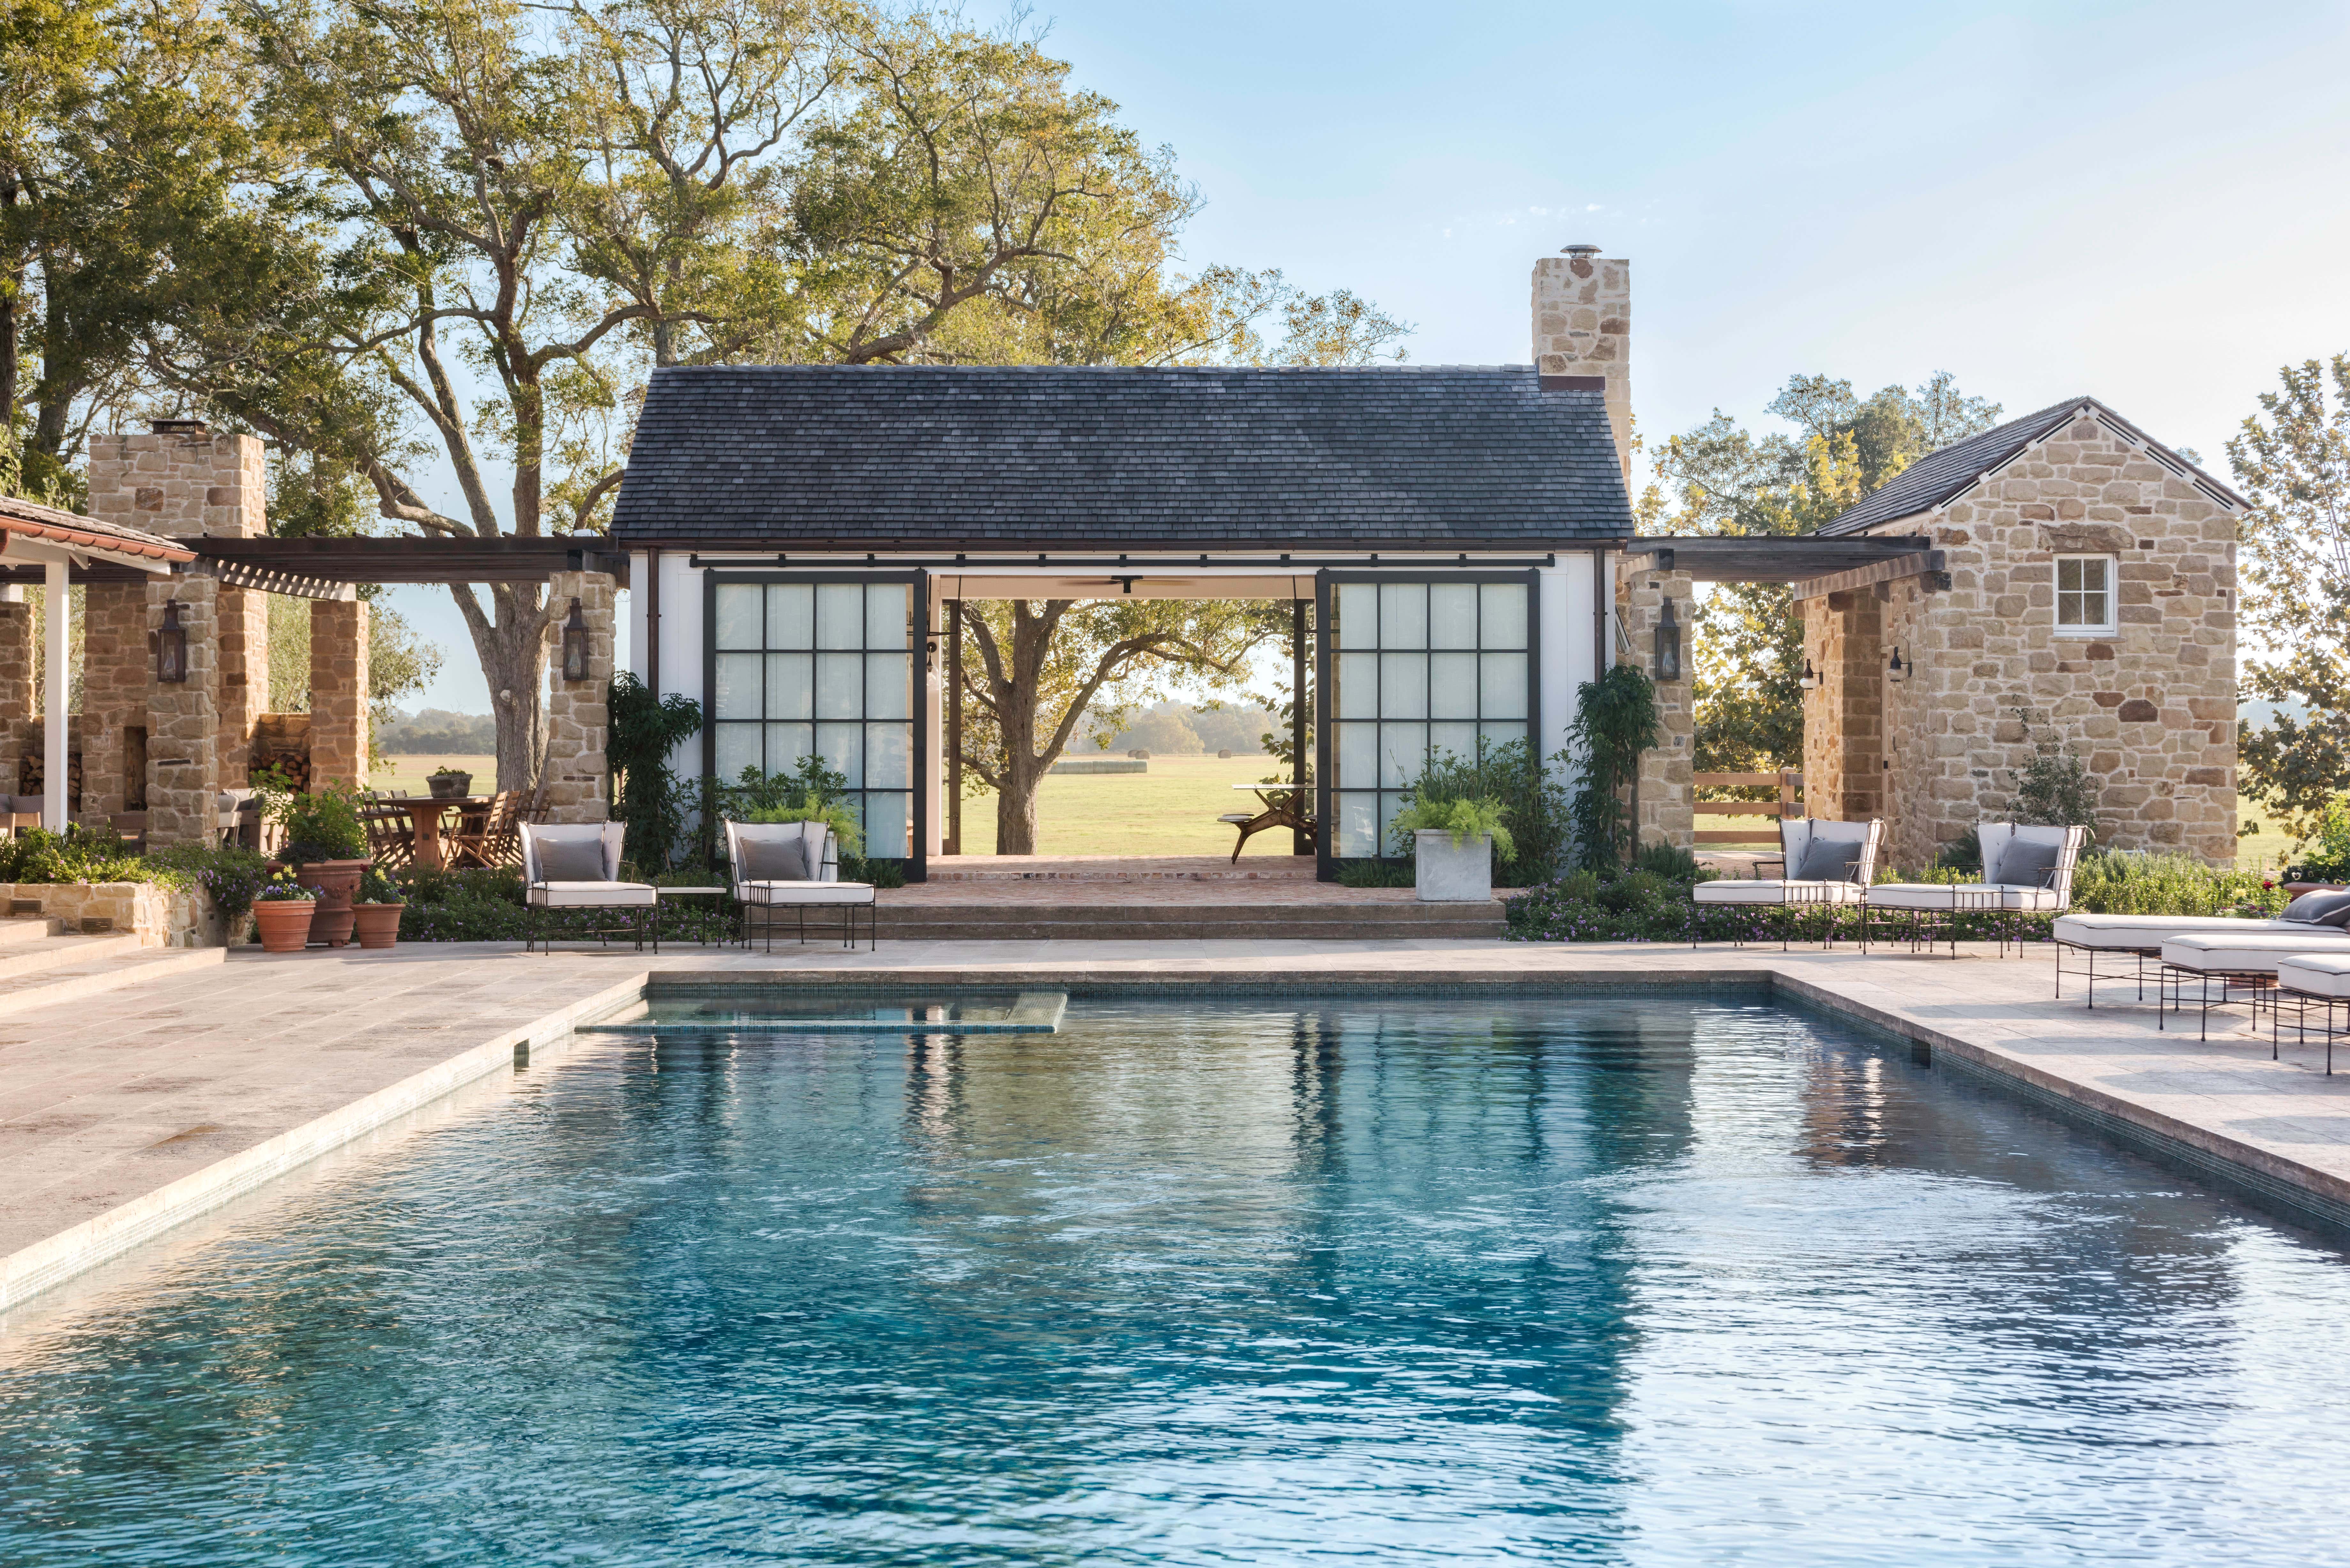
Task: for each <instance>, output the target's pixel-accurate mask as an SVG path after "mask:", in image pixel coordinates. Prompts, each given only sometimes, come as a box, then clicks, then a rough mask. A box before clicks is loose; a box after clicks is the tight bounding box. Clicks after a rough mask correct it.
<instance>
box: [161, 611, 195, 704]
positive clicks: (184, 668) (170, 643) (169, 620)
mask: <svg viewBox="0 0 2350 1568" xmlns="http://www.w3.org/2000/svg"><path fill="white" fill-rule="evenodd" d="M155 679H156V680H161V681H163V682H165V683H166V684H169V685H173V686H177V685H180V684H182V683H183V682H185V681H186V680H187V679H188V628H186V627H183V626H182V625H181V624H180V601H179V600H177V599H167V600H165V601H164V604H163V627H162V629H161V630H160V631H158V632H157V633H156V634H155Z"/></svg>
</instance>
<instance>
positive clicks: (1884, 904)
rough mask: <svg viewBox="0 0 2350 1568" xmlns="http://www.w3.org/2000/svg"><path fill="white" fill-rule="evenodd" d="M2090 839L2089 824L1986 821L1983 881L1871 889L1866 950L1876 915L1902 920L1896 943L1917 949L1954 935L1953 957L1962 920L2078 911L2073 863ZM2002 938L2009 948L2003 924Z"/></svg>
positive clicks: (1981, 836)
mask: <svg viewBox="0 0 2350 1568" xmlns="http://www.w3.org/2000/svg"><path fill="white" fill-rule="evenodd" d="M2088 836H2089V830H2088V829H2087V828H2085V827H2040V826H2028V825H2022V824H2017V823H2012V822H1986V823H1984V824H1983V825H1982V826H1980V827H1979V828H1977V829H1976V830H1975V839H1976V842H1977V843H1978V844H1980V845H1981V847H1982V863H1983V880H1981V881H1980V882H1886V883H1882V884H1880V885H1878V886H1877V887H1874V888H1869V889H1868V891H1867V893H1866V896H1865V897H1864V898H1862V899H1861V916H1860V945H1861V949H1862V950H1863V951H1866V950H1867V947H1868V940H1869V917H1870V915H1871V913H1872V912H1876V911H1887V912H1890V913H1892V914H1894V915H1896V916H1897V917H1898V920H1897V925H1898V929H1899V930H1900V935H1899V936H1898V937H1897V938H1896V940H1907V941H1908V943H1909V945H1910V948H1911V949H1912V950H1916V949H1917V948H1918V946H1919V945H1921V944H1922V945H1924V946H1926V947H1929V948H1930V947H1931V946H1933V944H1934V943H1935V942H1937V941H1939V940H1944V939H1945V938H1947V939H1948V940H1949V941H1950V956H1951V957H1952V958H1956V957H1957V956H1958V953H1959V929H1958V917H1959V916H1960V915H1962V914H2007V915H2015V916H2024V915H2058V914H2062V913H2064V911H2065V910H2066V909H2070V908H2072V904H2073V866H2074V862H2075V861H2077V860H2078V859H2079V858H2080V857H2081V846H2083V845H2084V844H2085V843H2086V842H2088ZM1999 939H2000V947H2001V949H2002V951H2003V950H2005V949H2006V946H2007V943H2008V940H2009V939H2010V932H2009V930H2008V929H2007V927H2006V925H2005V924H2003V923H2002V926H2001V928H2000V930H1999ZM2018 945H2019V948H2020V947H2021V943H2019V944H2018Z"/></svg>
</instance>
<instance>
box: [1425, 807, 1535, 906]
mask: <svg viewBox="0 0 2350 1568" xmlns="http://www.w3.org/2000/svg"><path fill="white" fill-rule="evenodd" d="M1395 831H1396V832H1398V833H1409V834H1410V835H1411V836H1412V887H1413V888H1414V889H1416V890H1417V891H1418V893H1419V900H1420V902H1422V903H1424V904H1461V903H1484V902H1486V901H1488V900H1490V899H1491V898H1492V897H1493V846H1495V845H1499V846H1501V849H1502V853H1503V854H1504V855H1514V854H1516V853H1517V849H1518V846H1517V844H1516V842H1515V841H1514V840H1513V839H1512V838H1511V837H1510V830H1509V829H1508V828H1507V827H1505V826H1503V825H1502V806H1501V803H1500V802H1498V801H1492V800H1442V801H1424V800H1416V801H1414V802H1412V803H1411V804H1410V805H1408V806H1406V807H1404V808H1403V810H1401V811H1399V812H1398V813H1397V814H1396V819H1395Z"/></svg>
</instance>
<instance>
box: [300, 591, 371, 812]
mask: <svg viewBox="0 0 2350 1568" xmlns="http://www.w3.org/2000/svg"><path fill="white" fill-rule="evenodd" d="M367 782H368V607H367V606H366V605H365V604H363V603H360V602H359V601H357V600H351V601H348V602H347V601H343V600H338V599H315V600H313V601H311V605H310V787H311V788H312V789H320V788H323V787H325V786H326V785H327V784H349V785H351V786H353V787H354V788H359V787H363V786H364V785H365V784H367Z"/></svg>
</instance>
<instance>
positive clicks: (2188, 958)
mask: <svg viewBox="0 0 2350 1568" xmlns="http://www.w3.org/2000/svg"><path fill="white" fill-rule="evenodd" d="M2174 918H2175V917H2174ZM2345 921H2350V893H2304V894H2303V895H2302V896H2301V897H2300V898H2295V899H2294V900H2293V903H2292V905H2291V907H2289V908H2288V909H2286V910H2285V912H2284V915H2283V917H2282V919H2274V920H2222V921H2220V922H2219V926H2221V927H2227V928H2232V929H2216V928H2214V927H2210V926H2204V927H2200V928H2199V929H2193V930H2188V931H2178V932H2174V933H2172V934H2169V935H2167V936H2165V937H2164V938H2163V939H2162V945H2161V948H2160V955H2161V959H2162V1002H2163V1007H2162V1012H2163V1014H2164V1016H2163V1017H2162V1018H2161V1019H2158V1020H2157V1024H2156V1026H2157V1027H2158V1028H2160V1027H2164V1026H2166V1025H2167V1023H2168V1014H2169V1013H2170V1012H2171V1011H2172V1010H2173V1009H2174V1008H2176V1007H2178V1006H2183V1005H2184V1003H2185V1001H2186V994H2187V988H2188V987H2189V985H2193V986H2194V987H2195V990H2196V997H2195V1000H2196V1002H2197V1004H2198V1005H2199V1009H2200V1011H2201V1013H2202V1033H2203V1038H2205V1039H2207V1040H2208V1039H2210V1033H2211V1009H2213V1008H2214V1007H2228V1006H2232V1005H2234V1004H2236V1003H2238V1002H2249V1003H2250V1004H2251V1009H2252V1018H2253V1021H2254V1022H2255V1023H2257V1022H2258V1021H2259V1019H2260V1012H2261V1009H2262V1007H2263V1006H2272V1005H2273V1004H2274V1003H2275V1002H2276V996H2275V990H2276V987H2277V985H2278V983H2279V981H2278V970H2279V966H2280V965H2281V964H2282V962H2283V961H2286V960H2289V959H2293V958H2297V957H2301V956H2303V955H2306V956H2309V957H2311V958H2314V959H2316V960H2319V961H2326V960H2328V959H2330V958H2331V956H2332V955H2331V951H2330V950H2334V949H2336V948H2338V949H2340V950H2341V951H2342V952H2343V953H2344V954H2345V956H2350V935H2345V932H2344V930H2343V929H2342V928H2343V923H2344V922H2345ZM2215 981H2216V982H2217V983H2218V985H2219V988H2220V994H2219V995H2218V996H2216V997H2215V996H2213V995H2212V994H2211V987H2212V985H2213V983H2214V982H2215ZM2237 992H2243V994H2242V995H2241V996H2240V995H2238V994H2237ZM2271 1044H2272V1050H2273V1045H2274V1042H2273V1040H2272V1042H2271Z"/></svg>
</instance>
